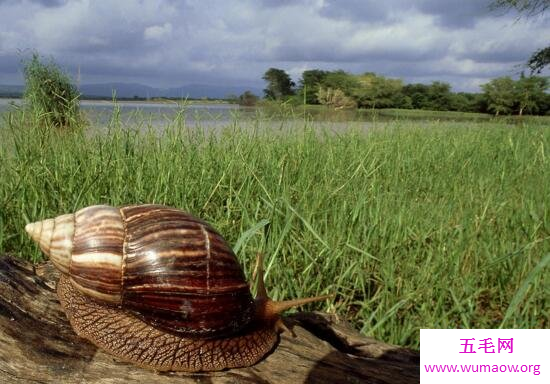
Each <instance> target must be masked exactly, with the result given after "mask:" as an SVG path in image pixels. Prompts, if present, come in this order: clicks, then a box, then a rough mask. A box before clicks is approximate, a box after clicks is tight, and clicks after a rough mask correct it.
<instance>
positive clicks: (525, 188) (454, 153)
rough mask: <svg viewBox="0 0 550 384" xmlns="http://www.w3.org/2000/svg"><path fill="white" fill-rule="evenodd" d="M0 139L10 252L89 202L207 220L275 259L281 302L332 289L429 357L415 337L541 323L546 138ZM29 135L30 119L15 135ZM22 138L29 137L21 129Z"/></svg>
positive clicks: (404, 131) (293, 133)
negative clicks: (37, 226)
mask: <svg viewBox="0 0 550 384" xmlns="http://www.w3.org/2000/svg"><path fill="white" fill-rule="evenodd" d="M23 120H25V119H23V118H22V117H21V116H19V115H11V117H10V118H8V119H6V120H5V122H4V126H3V127H2V128H1V129H0V140H1V142H2V146H1V152H0V168H1V169H2V173H1V174H0V251H1V252H7V253H11V254H14V255H18V256H20V257H23V258H30V259H33V260H38V259H40V258H41V255H40V252H39V250H38V249H37V247H36V246H35V245H33V244H32V243H31V241H30V240H29V239H28V238H27V236H26V235H25V233H24V231H23V227H24V225H25V223H27V222H29V221H34V220H37V219H42V218H45V217H51V216H55V215H58V214H61V213H66V212H73V211H75V210H78V209H79V208H82V207H85V206H87V205H91V204H102V203H104V204H112V205H122V204H134V203H161V204H168V205H171V206H175V207H179V208H181V209H185V210H187V211H190V212H192V213H193V214H195V215H197V216H200V217H202V218H204V219H206V220H207V221H209V222H211V223H213V225H214V226H215V227H216V228H217V229H218V230H219V231H220V232H221V233H222V234H224V235H225V237H226V238H227V239H228V241H229V243H230V244H232V245H234V247H235V249H236V251H237V253H238V257H239V259H240V261H241V263H242V265H243V266H244V268H245V271H246V273H247V274H249V273H250V270H251V266H252V264H253V259H254V257H255V254H256V252H257V251H261V252H263V253H264V254H265V256H266V261H265V263H266V271H267V286H268V290H269V292H270V294H271V295H272V296H273V297H275V298H277V299H282V298H291V297H301V296H310V295H316V294H323V293H329V292H333V293H336V294H337V296H336V297H335V299H334V300H327V301H326V302H325V303H320V304H313V305H312V306H310V307H309V309H315V308H316V309H321V308H323V309H324V310H329V311H334V312H336V313H338V314H340V315H341V316H342V317H343V318H347V319H350V320H351V321H352V322H353V323H354V324H355V325H356V326H357V327H358V328H359V329H360V330H361V331H362V332H363V333H365V334H368V335H373V336H375V337H377V338H380V339H382V340H385V341H387V342H392V343H397V344H401V345H408V346H411V347H418V346H419V341H418V337H419V329H420V328H440V327H442V328H449V327H452V328H454V327H464V328H469V327H475V328H486V327H487V328H488V327H491V328H493V327H520V328H548V327H549V326H550V324H549V322H548V319H549V315H550V314H549V308H550V305H549V298H550V295H549V278H548V275H549V274H548V268H547V265H548V261H549V256H548V254H549V253H550V194H549V193H548V186H549V185H550V171H549V170H550V160H549V153H548V148H550V130H548V128H545V127H541V126H524V127H521V128H520V127H511V126H504V125H498V124H492V123H483V124H475V123H422V126H420V125H418V123H405V122H396V123H393V124H389V125H388V126H386V127H385V128H384V129H375V128H373V129H371V130H370V131H368V133H367V134H365V132H363V131H355V130H353V129H349V130H346V131H345V132H340V133H324V132H323V131H320V130H318V129H316V126H315V125H314V124H312V123H310V122H308V121H307V120H304V121H302V122H300V123H296V125H295V126H294V127H292V128H293V129H288V130H277V129H276V128H274V127H273V126H269V124H268V127H266V128H262V124H261V122H259V121H258V122H257V124H252V127H249V128H246V129H244V128H242V126H241V125H240V122H239V121H235V122H234V123H233V124H229V125H228V127H227V128H226V129H224V130H222V131H220V132H216V133H213V134H209V133H206V132H205V130H203V129H201V128H200V127H193V128H191V127H187V126H186V125H185V122H184V119H183V118H182V116H181V115H178V116H176V118H175V119H174V121H173V122H171V123H170V124H168V125H167V127H166V128H165V129H164V130H163V131H162V132H161V133H160V132H158V131H156V130H153V129H151V130H149V131H147V130H146V131H145V132H141V133H138V132H135V131H131V130H126V129H122V128H120V121H119V120H118V119H117V117H116V114H115V116H114V118H113V120H112V121H111V123H110V126H109V129H108V132H106V133H103V134H84V133H82V132H79V131H77V132H55V131H53V132H47V133H44V134H36V131H35V130H33V127H32V126H28V127H26V126H25V125H24V124H23V123H21V121H23ZM22 124H23V125H22ZM25 127H26V128H25Z"/></svg>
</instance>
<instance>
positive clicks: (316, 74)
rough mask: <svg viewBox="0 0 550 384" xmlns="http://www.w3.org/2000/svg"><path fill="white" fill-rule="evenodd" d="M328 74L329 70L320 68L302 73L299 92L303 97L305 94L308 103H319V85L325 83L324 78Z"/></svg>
mask: <svg viewBox="0 0 550 384" xmlns="http://www.w3.org/2000/svg"><path fill="white" fill-rule="evenodd" d="M328 74H329V72H328V71H323V70H320V69H310V70H307V71H304V72H303V73H302V79H301V80H300V89H299V93H300V96H301V97H302V99H303V98H304V96H305V101H306V104H319V100H318V98H317V93H318V92H319V87H320V86H321V84H322V83H323V80H324V79H325V77H326V76H327V75H328Z"/></svg>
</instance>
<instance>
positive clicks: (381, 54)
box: [0, 0, 550, 90]
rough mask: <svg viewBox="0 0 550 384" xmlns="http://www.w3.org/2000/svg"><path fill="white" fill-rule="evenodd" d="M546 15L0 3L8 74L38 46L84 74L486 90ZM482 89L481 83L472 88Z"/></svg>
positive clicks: (162, 82) (440, 7)
mask: <svg viewBox="0 0 550 384" xmlns="http://www.w3.org/2000/svg"><path fill="white" fill-rule="evenodd" d="M549 34H550V23H549V22H548V19H547V18H537V19H536V20H525V19H522V20H520V21H517V20H515V18H514V15H508V16H502V15H501V14H495V13H489V12H488V10H487V9H486V4H485V2H480V1H476V0H464V1H461V2H456V1H452V0H420V1H417V2H410V1H406V0H388V1H385V2H380V1H371V0H368V1H367V0H348V1H340V0H339V1H336V0H300V1H275V0H262V1H259V2H257V1H253V0H248V1H222V0H217V1H211V2H208V3H206V2H203V1H200V0H186V1H175V0H150V1H133V0H119V1H116V2H110V1H106V0H94V1H92V0H80V1H70V2H69V1H54V0H49V1H45V0H42V1H38V0H35V1H29V0H27V1H13V0H10V1H5V0H4V1H2V0H0V58H1V60H2V61H1V64H0V79H1V80H2V81H3V82H5V81H6V80H5V79H8V78H10V76H12V79H14V80H13V81H20V76H19V77H13V76H15V75H13V74H15V73H17V71H18V70H20V69H18V68H19V61H20V58H21V51H23V52H28V51H30V50H37V51H39V52H40V53H42V54H44V55H47V56H48V55H51V56H53V57H54V58H55V59H56V61H57V62H59V63H60V64H61V65H62V66H64V67H66V68H69V70H71V71H76V69H77V68H80V70H81V75H82V81H83V82H86V81H90V82H92V81H133V82H135V81H139V82H143V83H145V84H148V85H153V86H173V85H175V84H177V85H179V84H185V83H190V82H194V83H197V82H201V83H207V84H219V83H223V84H228V85H230V84H233V85H237V84H246V85H254V86H257V87H261V86H263V81H262V80H261V77H262V74H263V72H265V70H266V69H268V68H269V67H278V68H282V69H285V70H287V71H289V73H291V74H292V75H293V77H294V79H295V80H298V78H299V76H300V74H301V71H303V70H304V69H312V68H321V69H328V70H332V69H338V68H341V69H344V70H347V71H351V72H355V73H362V72H366V71H374V72H377V73H380V74H383V75H385V76H393V77H401V78H403V79H405V80H406V81H425V82H430V81H432V80H446V81H450V82H451V84H452V85H453V86H454V87H455V88H456V89H470V90H477V89H476V88H475V87H476V85H475V84H478V83H479V81H480V79H488V78H490V76H500V75H508V74H510V73H509V72H510V70H513V69H514V68H515V66H516V65H518V64H521V63H522V62H524V61H525V60H526V59H527V58H528V57H529V55H530V54H531V53H532V52H533V51H535V50H536V49H538V48H541V47H543V46H546V45H547V43H548V42H547V41H546V40H545V39H544V37H545V36H548V35H549ZM472 87H474V88H472Z"/></svg>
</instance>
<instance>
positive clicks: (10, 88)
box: [0, 84, 24, 97]
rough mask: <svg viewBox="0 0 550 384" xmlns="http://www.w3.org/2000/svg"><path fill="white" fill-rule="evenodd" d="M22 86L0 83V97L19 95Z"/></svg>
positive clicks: (21, 92)
mask: <svg viewBox="0 0 550 384" xmlns="http://www.w3.org/2000/svg"><path fill="white" fill-rule="evenodd" d="M23 89H24V87H23V86H22V85H2V84H0V97H21V95H23Z"/></svg>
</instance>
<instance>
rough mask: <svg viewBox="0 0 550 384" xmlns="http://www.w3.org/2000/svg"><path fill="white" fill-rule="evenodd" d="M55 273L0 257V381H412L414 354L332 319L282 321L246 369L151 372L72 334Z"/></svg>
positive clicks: (300, 316) (304, 316)
mask: <svg viewBox="0 0 550 384" xmlns="http://www.w3.org/2000/svg"><path fill="white" fill-rule="evenodd" d="M58 276H59V275H58V272H57V271H56V270H55V268H53V267H52V265H51V264H50V263H49V262H46V263H42V264H40V265H37V266H33V265H32V264H30V263H28V262H24V261H19V260H16V259H13V258H10V257H3V258H0V382H1V383H78V384H81V383H109V384H110V383H149V382H151V383H153V382H154V383H159V384H163V383H212V384H217V383H321V384H323V383H327V384H328V383H395V384H400V383H417V382H419V373H420V371H419V355H418V352H415V351H411V350H408V349H405V348H400V347H397V346H393V345H389V344H385V343H382V342H380V341H377V340H374V339H372V338H368V337H364V336H362V335H361V334H359V333H358V332H357V331H355V330H354V329H353V328H351V327H350V326H349V325H348V324H346V323H345V322H342V321H337V319H336V317H335V316H333V315H329V314H324V313H297V314H294V315H290V316H288V317H287V318H286V319H285V323H286V324H287V325H288V326H289V327H290V328H291V329H293V331H294V332H295V334H296V337H293V336H292V335H288V334H283V335H281V340H280V343H279V345H278V346H277V348H276V349H275V351H274V352H273V353H271V354H270V355H269V356H267V357H266V358H265V359H264V360H262V361H261V362H260V363H258V364H256V365H255V366H253V367H248V368H241V369H232V370H228V371H222V372H214V373H201V374H189V373H183V372H178V373H162V374H161V373H157V372H153V371H148V370H144V369H141V368H138V367H135V366H133V365H131V364H128V363H124V362H120V361H117V360H116V359H115V358H113V357H112V356H110V355H108V354H106V353H104V352H102V351H101V350H98V349H97V348H96V347H95V346H94V345H92V344H90V343H89V342H87V341H85V340H83V339H81V338H79V337H78V336H77V335H76V334H75V333H74V332H73V330H72V329H71V327H70V325H69V323H68V321H67V319H66V317H65V314H64V313H63V311H62V309H61V306H60V304H59V301H58V299H57V296H56V293H55V284H56V282H57V279H58Z"/></svg>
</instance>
